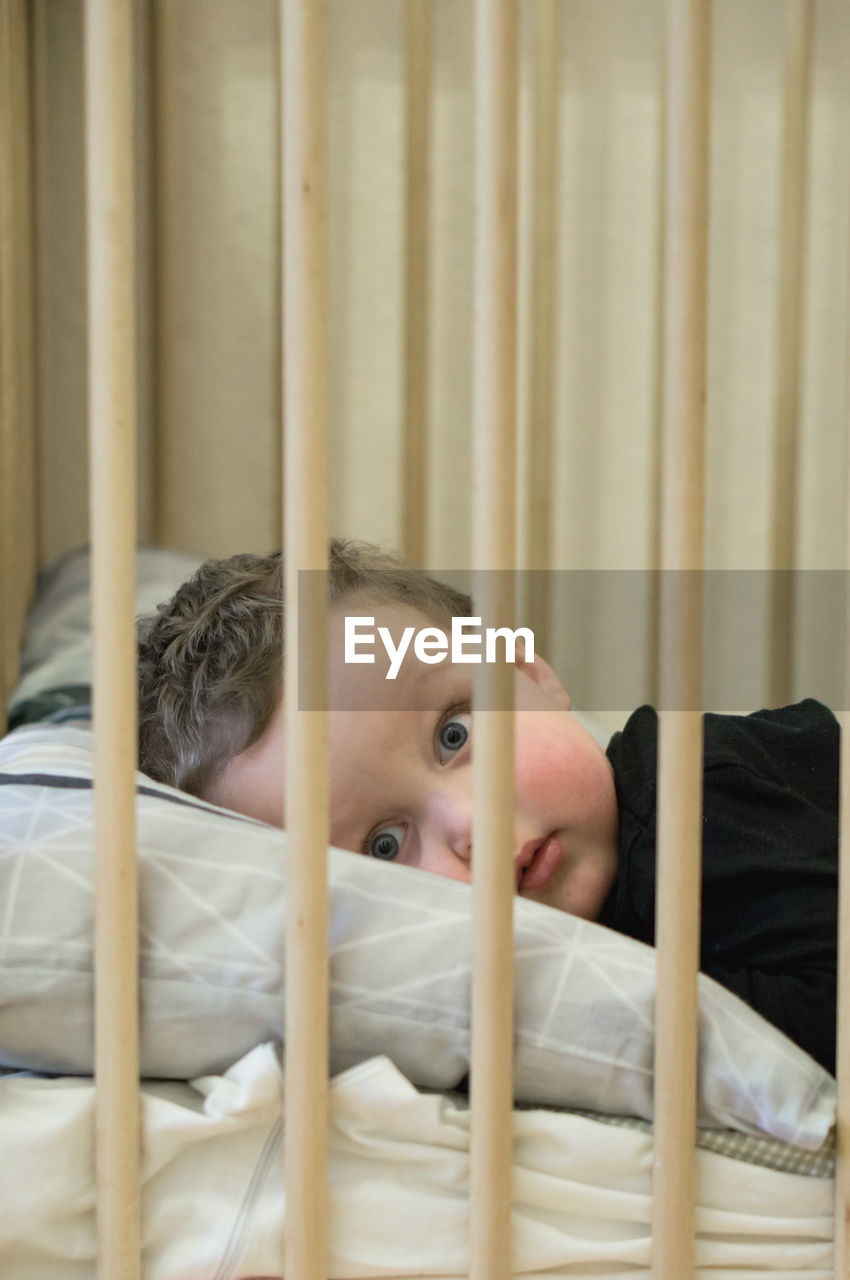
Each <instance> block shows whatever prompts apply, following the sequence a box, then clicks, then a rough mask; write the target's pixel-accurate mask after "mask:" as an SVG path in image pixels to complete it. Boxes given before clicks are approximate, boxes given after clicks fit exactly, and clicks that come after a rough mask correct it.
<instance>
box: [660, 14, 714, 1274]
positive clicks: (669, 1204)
mask: <svg viewBox="0 0 850 1280" xmlns="http://www.w3.org/2000/svg"><path fill="white" fill-rule="evenodd" d="M710 47H711V22H710V8H709V2H708V0H671V3H670V4H669V6H668V32H667V63H666V67H667V103H666V122H667V136H666V149H667V150H666V170H667V191H666V210H665V263H664V339H663V340H664V356H663V360H664V381H663V397H662V446H663V447H662V457H663V475H662V515H661V521H662V523H661V567H662V571H663V572H662V579H663V581H662V592H661V636H660V646H659V649H660V651H659V687H660V690H661V707H662V710H661V715H660V724H659V763H658V816H657V833H658V834H657V854H656V856H657V860H658V871H657V895H656V943H657V948H658V957H657V974H658V977H657V981H656V1042H655V1140H654V1153H653V1155H654V1159H653V1168H654V1177H653V1229H652V1273H653V1277H654V1280H680V1277H682V1276H690V1275H691V1274H692V1272H693V1259H694V1252H693V1239H694V1198H695V1184H696V1143H695V1139H696V1061H697V969H698V965H699V932H700V926H699V919H700V915H699V907H700V841H701V825H702V824H701V816H702V804H701V792H702V725H701V716H700V710H699V708H700V706H701V700H702V695H701V682H702V676H701V672H702V574H701V570H702V567H703V513H704V483H705V465H704V458H705V368H706V366H705V352H706V320H707V317H706V273H707V257H708V137H709V59H710Z"/></svg>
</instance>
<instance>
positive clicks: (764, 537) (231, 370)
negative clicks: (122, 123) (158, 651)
mask: <svg viewBox="0 0 850 1280" xmlns="http://www.w3.org/2000/svg"><path fill="white" fill-rule="evenodd" d="M540 3H542V0H523V3H522V5H521V8H522V49H521V59H522V102H521V113H522V114H521V130H522V147H523V151H522V156H523V158H522V184H521V191H520V211H521V261H520V311H521V344H520V345H521V350H520V375H521V376H520V397H519V399H520V403H519V409H520V424H521V426H520V429H521V437H522V446H523V447H522V457H521V461H520V467H519V477H518V482H519V484H520V490H521V498H522V505H521V511H522V512H525V513H527V511H528V504H529V503H531V504H540V503H541V502H543V500H544V498H545V499H546V500H548V501H550V502H551V508H552V536H551V545H550V548H549V565H550V566H551V567H558V568H582V569H593V570H599V571H602V570H605V571H609V570H629V571H634V570H641V569H647V568H650V567H651V566H653V565H654V564H655V561H656V547H657V532H658V531H657V507H658V502H657V498H658V491H659V458H658V451H657V444H656V441H657V427H658V421H657V420H658V399H659V396H658V386H659V376H660V368H659V363H660V357H659V334H660V252H661V236H662V226H661V211H662V200H661V193H662V159H663V150H662V130H663V118H662V100H663V84H662V63H663V16H664V15H663V8H664V6H663V4H662V2H661V0H560V3H559V4H558V5H557V16H558V35H557V71H558V76H559V81H560V87H559V91H558V94H557V103H556V107H557V109H556V116H555V119H554V120H552V119H551V118H548V121H547V122H548V124H549V125H550V126H551V125H553V124H554V135H555V137H556V140H557V153H556V182H555V187H554V197H553V204H552V214H553V218H554V226H555V228H556V237H555V244H554V248H553V250H552V252H551V255H550V264H551V278H552V281H553V283H554V289H553V294H554V309H553V311H552V315H551V324H552V343H553V352H554V359H553V382H552V399H551V403H552V414H551V430H552V432H553V450H552V458H551V466H550V467H549V469H548V472H547V476H546V480H547V491H546V493H543V492H542V490H541V489H540V488H539V487H537V488H536V489H534V490H533V491H531V490H530V488H529V485H528V484H526V483H525V480H526V477H527V456H528V447H529V443H528V442H529V437H530V418H531V415H532V408H533V400H532V395H531V389H532V377H533V376H534V377H535V378H536V377H538V376H539V373H538V372H535V370H534V365H533V362H532V358H531V356H532V352H531V350H530V347H531V340H532V336H533V333H534V330H533V326H532V323H531V316H532V305H533V299H532V285H533V279H534V274H533V271H532V257H531V247H532V235H531V228H532V226H533V225H534V218H535V201H536V200H541V199H545V187H543V186H541V184H540V182H539V181H538V177H539V175H538V174H536V173H535V171H534V162H533V153H534V150H533V145H532V144H533V141H534V136H535V134H536V132H537V131H538V130H539V129H540V128H541V127H542V125H541V121H540V120H539V119H537V118H536V116H535V111H536V110H539V108H536V107H535V101H534V96H533V93H532V83H531V81H532V77H531V70H532V66H533V62H534V56H535V48H534V44H535V38H536V37H535V31H536V21H535V19H536V18H537V17H539V5H540ZM404 10H405V6H404V3H403V2H402V0H330V3H329V12H330V18H331V21H330V51H329V81H330V85H329V114H328V122H329V130H330V139H331V236H330V264H331V318H330V325H331V351H332V365H331V370H330V381H331V446H330V447H331V454H332V495H331V512H332V525H333V529H334V531H335V532H338V533H341V534H346V535H354V536H361V537H365V538H369V539H373V540H375V541H378V542H381V543H387V544H392V545H399V543H400V536H401V533H400V531H401V509H402V503H403V489H402V479H401V474H400V473H401V446H400V430H399V429H400V423H401V420H402V417H403V396H402V391H403V366H402V352H403V317H404V312H403V305H402V302H403V297H402V290H403V248H404V236H403V213H404V182H403V177H404V162H405V158H404V123H403V121H404V117H403V112H404V102H405V94H404V82H403V66H404V62H403V49H404V44H403V24H404ZM473 11H474V6H473V5H472V4H471V2H467V0H432V14H433V21H434V51H433V58H434V79H433V98H432V111H433V117H432V148H431V157H430V158H431V166H432V186H431V192H430V208H429V213H430V228H431V235H432V250H431V254H432V257H431V263H432V268H431V288H430V297H429V298H428V300H427V305H428V307H429V316H430V322H429V342H430V350H429V382H428V397H429V416H430V427H429V441H428V447H427V460H428V461H427V474H428V497H427V508H426V510H427V548H428V554H427V561H428V564H429V565H430V567H432V568H434V569H437V570H447V569H450V568H454V567H456V566H458V565H463V564H465V563H466V562H467V554H468V548H469V545H470V515H471V476H470V416H471V414H470V409H471V405H470V401H471V359H472V343H471V338H472V274H471V273H472V259H473V252H472V249H473V246H472V202H473V185H472V184H473V143H472V130H473V98H472V77H473V61H472V60H473ZM35 15H36V35H37V47H36V67H37V77H36V79H37V131H36V139H37V197H38V209H39V221H38V268H39V270H38V284H39V290H38V298H39V359H38V372H39V406H40V432H41V463H42V465H41V557H42V559H46V558H48V557H50V556H51V555H53V554H55V553H56V552H58V551H60V550H61V549H63V548H64V547H66V546H68V545H71V544H74V543H76V542H79V541H82V540H83V539H84V538H85V536H86V535H85V476H84V469H85V464H84V457H85V446H84V434H83V432H84V426H83V424H84V411H85V388H84V369H85V361H84V331H83V322H84V315H83V303H84V294H83V273H82V262H83V224H82V168H81V162H82V151H81V146H82V143H81V119H80V114H81V108H80V102H81V84H80V15H79V10H78V6H77V4H76V3H75V0H35ZM138 16H139V21H138V30H139V48H140V62H139V75H138V97H139V108H140V111H139V141H140V147H139V164H138V176H139V195H138V210H139V218H138V241H139V284H140V299H141V301H140V309H141V319H142V323H141V324H140V339H139V341H140V368H141V369H142V380H141V385H140V411H141V417H142V470H141V507H142V513H143V515H142V530H141V532H142V536H143V537H146V538H156V539H158V540H159V541H162V542H165V543H167V544H169V545H174V546H180V547H183V548H186V549H192V550H197V551H200V552H208V553H215V554H219V553H223V554H227V553H230V552H233V551H236V550H244V549H247V548H252V549H254V548H256V549H266V548H268V547H270V546H272V545H275V544H277V543H278V542H279V534H278V528H279V516H278V502H279V489H280V486H279V469H280V463H279V457H280V451H279V444H278V426H277V420H278V406H279V388H278V367H279V341H280V336H279V331H278V325H277V320H276V316H277V307H278V296H279V282H278V264H279V255H278V248H277V236H278V223H279V202H278V196H277V184H278V154H277V146H278V121H277V116H276V105H275V104H276V85H275V75H276V40H277V33H276V21H275V5H274V4H272V3H269V2H268V0H154V2H153V3H152V4H151V5H150V6H148V5H146V4H142V3H139V6H138ZM714 26H715V40H714V66H713V125H712V155H711V163H712V176H711V261H710V297H709V330H710V350H709V388H708V447H707V462H706V466H707V486H708V504H707V561H708V565H709V566H710V567H712V568H716V569H724V570H732V569H735V570H748V571H756V570H765V569H768V568H770V567H774V566H777V565H781V566H782V567H796V568H806V569H828V568H833V569H837V568H840V567H842V566H843V563H844V525H843V515H842V503H843V476H844V442H843V436H844V402H845V382H846V352H847V282H848V274H849V270H848V242H849V241H850V236H848V203H849V202H848V192H849V191H850V186H849V185H848V175H850V128H848V121H850V6H848V5H847V3H846V0H746V2H745V3H742V0H715V5H714ZM807 40H808V42H809V43H808V45H807V43H806V41H807ZM789 140H790V141H789ZM424 305H426V301H425V300H424V299H423V306H424ZM793 315H799V325H798V326H797V327H796V328H795V327H794V326H793V324H792V326H791V328H790V330H789V328H788V327H787V317H788V316H793ZM783 325H785V327H784V328H783ZM780 373H782V374H783V379H782V380H780ZM786 438H787V439H788V440H789V441H790V445H791V451H790V453H789V452H785V451H783V449H782V448H781V447H780V442H781V441H782V440H783V439H786ZM524 527H525V526H524ZM527 548H528V540H527V536H526V534H525V533H523V536H522V542H521V547H520V553H521V558H522V560H523V563H526V562H527V555H528V551H527ZM612 581H613V580H612V579H608V578H607V577H606V576H605V575H603V574H601V573H600V574H597V575H594V576H593V577H592V578H590V579H588V580H587V581H586V582H585V583H584V584H583V586H582V591H584V593H585V595H584V597H583V599H585V601H586V615H585V616H583V618H582V625H581V627H580V628H579V631H578V632H576V630H575V625H574V626H573V634H572V637H571V639H570V640H569V641H568V642H567V641H564V642H563V643H559V642H560V640H561V637H562V635H565V634H566V630H567V628H566V622H567V619H564V618H562V617H560V616H559V613H558V609H559V607H560V606H556V607H555V608H554V616H553V618H552V626H551V628H550V632H549V636H548V641H549V644H548V648H549V650H550V651H551V652H552V653H553V655H554V657H555V659H556V663H560V665H561V666H562V667H563V668H564V669H565V670H566V672H567V674H568V678H569V680H570V681H571V682H573V683H574V682H575V679H579V681H580V683H581V691H580V692H581V698H582V701H583V703H584V705H586V706H596V707H602V708H607V709H608V710H609V711H610V712H611V713H612V715H613V713H614V707H613V706H612V698H613V695H612V693H611V691H610V672H611V670H612V669H613V667H615V666H616V667H618V669H619V668H621V667H622V665H623V659H622V655H621V654H620V653H619V652H618V643H619V638H618V635H617V632H618V630H619V627H618V617H619V615H620V613H621V611H622V608H623V597H622V596H621V595H619V594H618V591H619V588H618V589H617V590H614V589H613V588H612V586H611V583H612ZM635 581H636V580H635ZM748 589H749V590H750V591H751V592H752V591H756V590H761V591H763V592H764V594H765V602H766V603H765V610H764V611H763V613H762V614H761V615H759V617H757V618H756V619H755V620H754V621H753V623H752V625H751V626H750V631H749V632H748V638H749V639H751V640H752V642H753V648H754V650H755V648H756V647H758V646H761V644H762V642H763V641H766V640H767V639H768V638H769V635H770V633H771V631H772V630H773V623H772V622H771V615H770V610H769V607H768V602H767V595H768V594H769V592H768V585H767V580H766V579H765V580H759V579H757V578H755V577H754V578H753V579H752V582H751V583H750V585H749V588H748ZM636 592H637V593H636V596H635V600H634V605H633V608H634V613H635V615H636V616H637V617H639V618H640V619H642V621H641V623H640V625H639V626H638V627H637V632H636V634H637V635H638V639H637V640H636V641H635V644H634V646H633V647H632V651H631V652H630V656H629V659H628V662H629V664H631V666H632V667H633V671H634V673H635V679H636V684H635V685H634V688H635V689H638V688H640V690H642V691H643V693H644V695H650V696H651V692H652V679H651V661H650V657H649V653H650V646H651V642H652V596H651V586H649V585H646V587H645V589H644V588H643V587H642V588H641V589H640V590H639V591H637V589H636ZM802 594H803V595H804V594H805V584H804V585H803V588H802ZM800 596H801V589H800V588H799V585H798V588H797V589H796V596H795V599H794V601H793V602H792V606H793V611H794V615H795V617H796V618H797V623H796V625H795V628H794V636H793V645H792V648H793V664H794V668H793V669H794V676H793V680H792V682H791V684H790V685H789V686H788V692H789V693H791V692H795V691H799V692H806V691H807V689H806V682H807V680H808V679H809V676H810V674H811V673H812V671H813V670H814V671H816V670H817V668H818V667H819V665H821V655H820V649H819V646H820V644H821V639H822V632H823V622H822V619H821V614H820V611H817V610H816V611H814V612H815V614H816V615H817V617H816V619H812V620H810V622H809V623H807V618H809V616H810V611H809V610H807V609H806V607H805V602H803V603H801V599H800ZM563 607H564V608H569V609H571V610H573V611H574V610H575V603H574V601H572V600H571V602H570V603H569V604H568V605H564V606H563ZM732 607H734V606H730V605H728V604H721V605H718V614H717V622H718V627H717V641H716V643H714V644H712V645H710V646H709V648H710V653H709V655H708V659H707V663H708V666H709V669H710V670H711V669H713V665H717V664H720V665H721V666H723V665H724V664H727V665H728V663H730V662H731V663H732V664H733V665H735V664H736V663H737V664H738V665H740V663H741V662H742V661H743V659H742V657H741V653H740V650H739V645H738V641H737V640H735V641H734V649H735V651H734V652H731V653H729V652H725V651H724V646H723V643H722V641H723V637H724V636H727V637H728V636H729V635H730V631H729V628H728V626H727V622H728V619H724V617H723V610H724V609H728V608H732ZM583 613H584V610H583ZM573 621H574V620H573ZM727 648H728V646H727ZM753 661H754V662H756V660H755V659H754V660H753ZM768 684H769V676H768V673H767V669H766V667H765V665H764V662H763V661H762V659H761V658H759V659H758V660H757V662H756V665H755V667H754V677H753V682H752V688H753V693H754V696H753V697H752V698H751V699H749V700H750V701H753V702H755V701H758V700H760V696H764V697H765V698H766V697H767V696H768V692H769V691H768ZM762 686H763V688H764V693H763V695H759V689H760V688H761V687H762ZM632 700H633V699H632V698H631V686H629V687H628V689H627V691H626V692H625V693H624V695H623V698H622V702H623V703H624V704H626V703H627V702H630V701H632Z"/></svg>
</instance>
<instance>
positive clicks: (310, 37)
mask: <svg viewBox="0 0 850 1280" xmlns="http://www.w3.org/2000/svg"><path fill="white" fill-rule="evenodd" d="M281 29H282V33H283V44H282V58H281V68H282V71H281V74H282V84H283V165H282V170H283V227H284V237H283V242H284V243H283V248H284V262H283V298H284V327H283V337H284V341H283V363H284V394H285V400H284V414H285V423H286V431H285V440H286V448H285V482H286V494H285V508H286V537H285V549H286V591H285V603H286V662H285V689H286V698H285V709H286V790H287V800H286V829H287V847H288V849H289V850H290V851H295V852H293V854H292V856H290V857H289V858H288V859H287V923H286V1098H285V1107H286V1116H285V1118H286V1143H285V1147H286V1155H285V1164H286V1170H285V1173H286V1228H285V1254H284V1272H285V1275H286V1277H287V1280H324V1277H325V1276H326V1275H327V1258H328V1242H327V1233H328V1207H327V1108H328V1092H327V1074H328V1026H327V1008H328V960H327V940H328V926H327V918H328V903H327V846H328V838H329V824H328V750H327V729H326V723H327V720H326V714H325V713H324V712H322V711H317V710H303V711H301V710H299V701H301V702H303V704H304V705H305V706H306V707H310V708H315V707H324V706H325V705H326V699H327V578H326V573H324V572H322V570H325V569H326V567H327V532H326V531H327V498H326V494H327V476H326V459H327V443H326V419H327V410H326V369H327V307H326V296H327V282H326V253H327V248H326V243H327V174H326V167H327V148H326V140H325V101H324V96H325V14H324V5H323V3H322V0H285V2H284V4H283V6H282V22H281ZM299 570H313V571H316V572H309V573H306V574H303V575H302V576H301V582H300V590H299Z"/></svg>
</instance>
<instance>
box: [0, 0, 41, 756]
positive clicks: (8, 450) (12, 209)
mask: <svg viewBox="0 0 850 1280" xmlns="http://www.w3.org/2000/svg"><path fill="white" fill-rule="evenodd" d="M29 62H30V59H29V29H28V6H27V4H26V2H25V0H1V2H0V733H3V732H4V731H5V712H6V700H7V698H8V696H9V694H10V693H11V691H12V689H13V687H14V685H15V683H16V681H17V678H18V659H19V655H20V650H21V640H22V635H23V629H24V621H25V617H26V609H27V605H28V603H29V599H30V596H31V593H32V587H33V581H34V577H35V567H36V524H35V444H34V440H35V422H34V411H33V384H34V378H33V306H32V289H31V280H32V236H31V225H32V200H31V178H30V145H29V144H30V119H29V103H30V90H29Z"/></svg>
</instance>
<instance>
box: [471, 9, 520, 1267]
mask: <svg viewBox="0 0 850 1280" xmlns="http://www.w3.org/2000/svg"><path fill="white" fill-rule="evenodd" d="M517 27H518V14H517V6H516V3H515V0H478V2H477V8H476V26H475V55H476V56H475V85H476V131H475V145H476V178H475V181H476V201H475V204H476V213H475V337H474V343H475V346H474V389H473V397H474V399H473V416H474V435H475V440H474V460H475V499H474V532H473V552H474V563H475V568H476V575H475V595H476V607H477V608H479V609H480V612H481V615H482V618H483V620H484V625H499V626H502V625H510V626H512V625H513V575H512V573H511V572H510V571H511V570H512V567H513V556H514V542H515V529H516V511H515V498H514V483H515V481H514V476H515V459H516V258H517V40H518V30H517ZM511 698H512V672H511V670H510V668H507V667H506V666H505V665H504V664H493V665H489V666H488V665H484V664H482V665H481V666H480V667H478V668H477V669H476V679H475V690H474V702H475V708H476V710H478V718H477V720H476V724H475V752H474V755H473V791H474V819H473V833H474V834H473V845H474V849H475V853H474V875H473V886H474V924H473V976H472V982H473V999H472V1051H471V1052H472V1060H471V1106H472V1114H471V1153H472V1163H471V1188H470V1215H471V1221H470V1276H471V1277H472V1280H503V1278H504V1280H507V1277H509V1276H510V1275H511V1194H512V1188H511V1171H512V1125H513V1080H512V1070H511V1065H512V1064H511V1037H512V1017H513V945H512V937H513V934H512V896H513V891H514V872H513V852H514V850H513V839H514V836H513V716H512V712H511V711H510V710H505V708H506V707H510V706H511V705H512V703H511ZM485 708H493V709H492V710H490V709H485ZM479 709H480V710H479Z"/></svg>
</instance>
